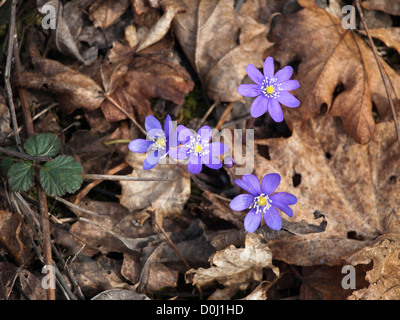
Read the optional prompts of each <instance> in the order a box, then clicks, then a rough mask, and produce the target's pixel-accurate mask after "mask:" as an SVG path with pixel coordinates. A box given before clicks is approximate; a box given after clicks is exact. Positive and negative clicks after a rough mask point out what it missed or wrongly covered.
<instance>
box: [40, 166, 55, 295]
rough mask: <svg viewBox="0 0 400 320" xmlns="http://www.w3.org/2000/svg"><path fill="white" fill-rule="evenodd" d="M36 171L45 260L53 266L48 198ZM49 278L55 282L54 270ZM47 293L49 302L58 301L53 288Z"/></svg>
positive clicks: (50, 272)
mask: <svg viewBox="0 0 400 320" xmlns="http://www.w3.org/2000/svg"><path fill="white" fill-rule="evenodd" d="M35 169H36V170H35V171H36V172H35V173H36V180H37V183H36V189H37V192H38V199H39V204H40V214H41V216H42V221H41V225H42V237H43V240H42V241H43V258H44V264H45V265H47V266H51V267H52V266H53V259H52V251H51V238H50V237H51V233H50V221H49V212H48V208H47V198H46V192H45V191H44V189H43V188H42V186H41V184H40V182H39V181H40V178H39V168H35ZM48 276H49V278H50V281H53V280H54V279H55V274H54V271H53V268H49V270H48ZM46 293H47V300H55V299H56V292H55V289H54V288H52V286H49V288H48V289H46Z"/></svg>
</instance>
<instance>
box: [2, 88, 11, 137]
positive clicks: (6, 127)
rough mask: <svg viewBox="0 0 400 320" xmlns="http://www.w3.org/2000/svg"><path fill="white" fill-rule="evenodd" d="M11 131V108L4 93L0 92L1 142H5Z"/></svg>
mask: <svg viewBox="0 0 400 320" xmlns="http://www.w3.org/2000/svg"><path fill="white" fill-rule="evenodd" d="M11 131H12V130H11V128H10V110H9V109H8V107H7V105H6V101H5V99H4V97H3V94H2V93H1V92H0V142H4V141H5V140H6V138H7V136H8V135H9V134H10V133H11Z"/></svg>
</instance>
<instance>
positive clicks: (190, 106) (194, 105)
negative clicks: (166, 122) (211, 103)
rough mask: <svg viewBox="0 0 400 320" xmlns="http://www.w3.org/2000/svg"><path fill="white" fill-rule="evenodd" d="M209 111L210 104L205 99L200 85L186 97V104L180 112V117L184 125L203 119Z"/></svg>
mask: <svg viewBox="0 0 400 320" xmlns="http://www.w3.org/2000/svg"><path fill="white" fill-rule="evenodd" d="M207 110H208V104H207V102H206V101H205V99H204V94H203V91H202V90H201V88H200V86H199V85H195V87H194V89H193V90H192V91H191V92H190V93H188V94H187V95H186V96H185V103H184V104H183V105H182V107H181V109H180V111H179V117H178V118H180V119H182V122H183V123H188V122H189V121H190V120H192V119H195V118H201V117H203V116H204V114H205V113H206V112H207Z"/></svg>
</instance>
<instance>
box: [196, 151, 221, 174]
mask: <svg viewBox="0 0 400 320" xmlns="http://www.w3.org/2000/svg"><path fill="white" fill-rule="evenodd" d="M201 162H202V163H204V164H205V165H206V166H207V167H209V168H210V169H215V170H217V169H220V168H222V162H221V161H220V160H219V159H218V158H217V157H213V155H212V154H211V152H210V153H208V154H205V155H203V156H201Z"/></svg>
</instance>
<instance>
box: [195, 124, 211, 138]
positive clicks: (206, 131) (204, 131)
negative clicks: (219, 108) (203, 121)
mask: <svg viewBox="0 0 400 320" xmlns="http://www.w3.org/2000/svg"><path fill="white" fill-rule="evenodd" d="M197 135H199V136H200V137H201V140H206V141H207V142H208V141H210V139H211V137H212V129H211V128H210V127H209V126H203V127H201V128H200V129H199V130H198V131H197Z"/></svg>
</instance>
